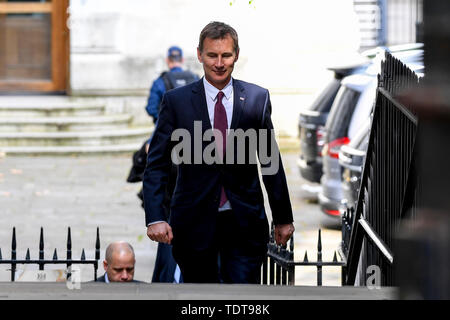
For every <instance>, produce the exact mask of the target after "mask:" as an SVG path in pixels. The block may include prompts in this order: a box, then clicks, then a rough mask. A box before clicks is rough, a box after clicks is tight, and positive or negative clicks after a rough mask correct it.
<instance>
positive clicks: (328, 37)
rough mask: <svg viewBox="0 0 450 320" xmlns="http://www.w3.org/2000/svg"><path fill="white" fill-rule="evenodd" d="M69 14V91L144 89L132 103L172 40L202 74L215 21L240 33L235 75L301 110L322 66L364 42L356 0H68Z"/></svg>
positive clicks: (320, 79) (161, 65)
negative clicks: (202, 49) (201, 54)
mask: <svg viewBox="0 0 450 320" xmlns="http://www.w3.org/2000/svg"><path fill="white" fill-rule="evenodd" d="M230 3H231V5H230ZM70 13H71V19H70V30H71V56H70V60H71V61H70V62H71V63H70V66H71V72H70V74H71V78H70V80H71V92H72V95H75V96H76V95H86V94H87V95H108V96H111V95H125V96H141V98H140V100H139V102H133V103H131V104H133V105H134V104H136V107H137V105H140V106H139V108H141V109H142V108H143V106H142V104H145V101H144V100H145V96H146V95H147V94H148V91H149V87H150V85H151V82H152V81H153V79H155V78H156V77H157V76H158V75H159V74H160V73H161V72H162V71H164V69H165V68H166V66H165V62H164V59H165V54H166V50H167V48H168V47H170V46H171V45H173V44H177V45H179V46H180V47H182V48H183V50H184V53H185V58H186V65H187V67H189V68H190V69H192V70H193V71H195V72H197V73H198V74H199V75H201V74H202V69H201V65H200V64H199V63H198V61H197V58H196V47H197V44H198V36H199V33H200V31H201V29H202V28H203V27H204V26H205V25H206V24H207V23H208V22H210V21H213V20H219V21H223V22H226V23H228V24H230V25H231V26H233V27H234V28H235V29H236V30H237V32H238V34H239V45H240V47H241V53H240V58H239V61H238V63H237V64H236V68H235V72H234V76H235V77H236V78H239V79H243V80H246V81H250V82H255V83H257V84H259V85H261V86H264V87H267V88H269V89H270V90H271V93H272V96H273V98H272V100H276V99H277V97H275V95H277V94H280V95H281V94H282V95H283V96H282V97H281V96H280V97H279V98H280V100H282V103H283V104H284V105H286V108H284V109H283V112H285V111H286V110H288V108H292V109H293V111H294V112H295V113H296V114H298V110H299V108H301V107H305V106H306V105H307V104H308V103H309V101H310V100H311V99H310V98H309V97H305V96H304V93H308V94H311V93H314V92H316V91H317V88H319V87H321V86H322V85H323V84H324V81H326V79H328V78H329V77H330V73H329V72H327V71H326V69H325V67H326V66H327V65H329V64H330V63H334V62H335V61H339V62H341V60H340V58H342V57H343V56H346V57H348V53H349V52H356V51H357V50H358V48H359V33H358V32H359V31H358V24H357V19H356V16H355V14H354V12H353V2H352V0H339V1H336V0H314V1H311V0H278V1H273V0H253V1H252V3H251V4H249V1H248V0H195V1H193V0H71V1H70ZM324 79H325V80H324ZM286 95H289V96H290V97H291V98H292V99H290V98H288V97H287V96H286ZM299 95H301V96H299ZM289 101H290V102H289ZM299 103H300V104H302V105H299ZM128 104H129V103H128ZM274 116H275V117H276V111H275V110H274ZM280 116H281V113H280ZM286 118H287V119H289V120H290V121H292V119H295V122H296V119H297V115H295V117H292V114H289V116H286ZM291 128H292V130H296V129H295V126H293V123H291Z"/></svg>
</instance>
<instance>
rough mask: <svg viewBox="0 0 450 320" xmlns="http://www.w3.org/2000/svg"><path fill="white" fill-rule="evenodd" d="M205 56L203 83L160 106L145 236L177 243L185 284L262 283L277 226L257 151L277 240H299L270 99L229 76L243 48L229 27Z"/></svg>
mask: <svg viewBox="0 0 450 320" xmlns="http://www.w3.org/2000/svg"><path fill="white" fill-rule="evenodd" d="M197 55H198V59H199V61H200V62H201V63H202V64H203V69H204V72H205V76H204V77H203V78H202V79H201V80H199V81H196V82H194V83H192V84H189V85H187V86H184V87H181V88H177V89H174V90H171V91H168V92H166V94H165V95H164V97H163V101H162V104H161V111H160V114H159V121H158V124H157V126H156V129H155V132H154V135H153V139H152V141H151V144H150V149H149V155H148V159H147V167H146V170H145V173H144V206H145V214H146V225H147V235H148V237H149V238H150V239H151V240H154V241H158V242H163V243H170V244H172V245H173V255H174V258H175V260H176V262H177V263H178V265H179V266H180V269H181V272H182V275H183V278H184V282H188V283H189V282H191V283H217V282H223V283H259V280H260V268H261V264H262V262H263V260H264V258H265V257H266V251H267V242H268V238H269V227H268V221H267V217H266V213H265V210H264V199H263V193H262V189H261V186H260V180H259V175H258V165H257V163H256V161H255V162H253V161H251V159H252V157H253V156H254V154H256V152H257V154H258V157H259V160H260V163H261V173H262V177H263V181H264V185H265V187H266V190H267V194H268V199H269V203H270V207H271V210H272V218H273V222H274V224H275V240H276V242H277V243H278V244H283V245H284V244H286V242H287V241H288V240H289V238H290V237H291V235H292V233H293V232H294V227H293V224H292V222H293V218H292V209H291V204H290V199H289V193H288V188H287V183H286V177H285V174H284V170H283V165H282V163H281V157H280V155H279V153H278V148H277V146H276V142H275V138H274V135H273V126H272V121H271V117H270V115H271V108H272V107H271V103H270V98H269V92H268V90H266V89H263V88H261V87H259V86H256V85H254V84H250V83H247V82H244V81H240V80H236V79H233V78H232V77H231V73H232V71H233V68H234V63H235V62H236V61H237V59H238V56H239V45H238V36H237V33H236V31H235V30H234V29H233V28H231V27H230V26H228V25H226V24H224V23H221V22H212V23H210V24H208V25H207V26H206V27H205V28H204V29H203V30H202V32H201V34H200V39H199V46H198V48H197ZM211 129H214V130H211ZM211 132H212V134H211ZM239 132H240V134H241V138H242V133H244V144H241V143H235V142H236V141H235V138H236V137H237V136H239V134H237V135H232V134H231V133H239ZM252 133H253V134H254V135H255V138H256V140H255V139H251V136H252ZM245 134H248V135H247V136H245ZM180 137H182V138H183V139H182V141H181V142H180V143H178V144H176V141H177V139H178V140H179V138H180ZM213 137H214V138H213ZM246 138H248V139H247V140H245V139H246ZM199 139H200V140H199ZM236 139H239V137H237V138H236ZM212 140H213V141H212ZM208 141H212V142H210V143H209V142H208ZM241 142H242V139H241ZM243 146H244V147H243ZM180 147H181V148H180ZM211 147H212V148H211ZM252 148H256V149H255V150H254V151H255V152H252ZM269 152H270V154H271V157H270V162H267V161H265V160H267V159H266V156H267V155H268V154H269ZM211 157H212V158H213V160H214V161H211ZM255 157H256V155H255ZM255 159H256V158H255ZM172 160H173V161H175V162H176V164H178V176H177V181H176V186H175V190H174V193H173V197H172V201H171V207H170V209H171V212H170V219H169V221H166V218H165V216H166V215H165V212H164V208H163V202H164V191H165V187H166V184H167V180H168V176H169V171H170V167H171V161H172ZM180 160H181V161H180ZM263 160H264V161H263ZM274 165H275V169H276V170H273V167H274ZM266 169H267V170H266Z"/></svg>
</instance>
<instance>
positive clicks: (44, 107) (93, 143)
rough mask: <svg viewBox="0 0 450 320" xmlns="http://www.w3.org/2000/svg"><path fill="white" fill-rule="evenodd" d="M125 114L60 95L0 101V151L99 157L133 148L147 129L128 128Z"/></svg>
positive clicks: (101, 105)
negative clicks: (109, 111) (99, 155)
mask: <svg viewBox="0 0 450 320" xmlns="http://www.w3.org/2000/svg"><path fill="white" fill-rule="evenodd" d="M132 120H133V117H132V115H130V114H126V113H108V112H107V111H106V107H105V104H104V102H103V103H102V102H97V101H92V100H89V99H86V100H84V99H72V98H69V97H63V96H21V97H13V96H5V97H0V153H4V154H7V155H19V154H20V155H42V154H61V155H68V154H98V153H101V154H104V153H129V152H133V151H136V150H138V149H139V148H140V147H141V145H142V143H143V142H144V141H145V140H146V139H148V138H149V137H150V134H151V128H150V126H144V127H142V126H141V127H134V126H132Z"/></svg>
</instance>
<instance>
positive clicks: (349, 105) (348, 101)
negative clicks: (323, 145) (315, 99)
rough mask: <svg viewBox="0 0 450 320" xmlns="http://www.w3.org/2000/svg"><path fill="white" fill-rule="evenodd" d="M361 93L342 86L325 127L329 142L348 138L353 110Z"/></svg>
mask: <svg viewBox="0 0 450 320" xmlns="http://www.w3.org/2000/svg"><path fill="white" fill-rule="evenodd" d="M360 94H361V93H360V92H359V91H356V90H353V89H351V88H348V87H345V86H341V88H340V89H339V91H338V93H337V96H336V98H335V99H334V103H333V105H332V107H331V111H330V115H329V116H328V119H327V123H326V125H325V127H326V131H327V140H328V141H333V140H336V139H337V138H340V137H346V136H347V132H348V127H349V124H350V120H351V118H352V114H353V110H354V109H355V106H356V103H357V101H358V99H359V96H360Z"/></svg>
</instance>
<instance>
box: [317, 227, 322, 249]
mask: <svg viewBox="0 0 450 320" xmlns="http://www.w3.org/2000/svg"><path fill="white" fill-rule="evenodd" d="M317 250H318V251H322V230H321V229H319V239H318V240H317Z"/></svg>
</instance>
